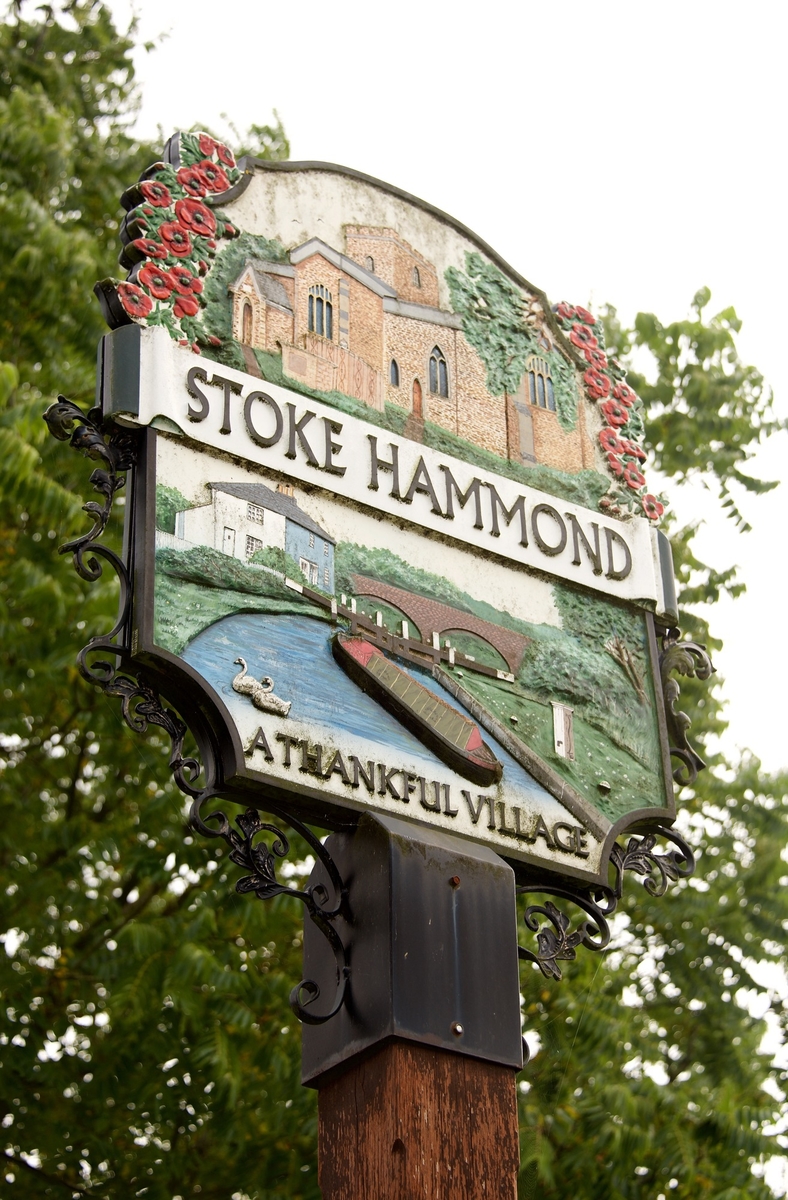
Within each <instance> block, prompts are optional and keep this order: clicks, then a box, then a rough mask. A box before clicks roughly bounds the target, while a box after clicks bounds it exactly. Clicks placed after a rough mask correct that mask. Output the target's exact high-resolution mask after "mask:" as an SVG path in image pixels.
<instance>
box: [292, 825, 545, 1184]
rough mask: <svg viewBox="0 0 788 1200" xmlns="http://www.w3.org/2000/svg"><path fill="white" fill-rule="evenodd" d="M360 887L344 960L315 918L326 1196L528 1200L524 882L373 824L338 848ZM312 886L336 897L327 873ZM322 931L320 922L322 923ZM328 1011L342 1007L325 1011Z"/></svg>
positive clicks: (468, 849) (306, 1058)
mask: <svg viewBox="0 0 788 1200" xmlns="http://www.w3.org/2000/svg"><path fill="white" fill-rule="evenodd" d="M326 846H327V848H328V849H329V850H330V852H331V854H332V855H333V857H334V861H335V863H336V865H337V868H338V870H339V872H340V874H341V876H342V878H343V879H344V880H345V881H346V884H347V887H348V900H349V909H348V915H347V917H346V918H344V919H342V920H339V921H338V922H337V924H336V930H337V933H338V934H339V936H340V937H341V938H342V941H343V943H344V945H345V947H346V949H347V957H348V962H349V964H350V975H349V978H348V987H347V993H346V1002H345V1003H344V1004H343V1005H342V1007H341V1008H340V1009H339V1011H338V1012H337V1013H335V1015H334V1016H331V1017H327V1019H326V1020H325V1021H320V1017H319V1013H320V1008H319V1004H320V1003H321V1002H323V1003H325V1004H326V1005H330V1003H331V998H332V996H333V995H334V994H335V989H336V979H337V975H336V964H335V963H334V959H333V954H332V953H331V952H330V948H329V946H328V943H327V942H326V940H325V938H323V936H322V935H321V934H320V933H319V931H318V930H317V929H315V927H314V926H312V924H311V922H309V921H307V923H306V929H305V937H304V975H305V978H306V979H309V980H312V981H314V983H315V984H316V985H317V987H318V991H317V994H316V996H317V1002H316V1003H315V1006H314V1007H315V1011H314V1013H312V1010H310V1015H311V1018H312V1020H315V1019H316V1020H317V1022H318V1023H317V1024H305V1025H304V1026H303V1032H302V1079H303V1082H304V1083H305V1084H306V1085H307V1086H309V1087H315V1088H317V1090H318V1093H319V1102H318V1110H319V1167H318V1170H319V1180H320V1186H321V1188H322V1194H323V1200H486V1198H487V1197H489V1198H490V1200H516V1196H517V1169H518V1165H519V1139H518V1129H517V1101H516V1091H515V1075H516V1072H517V1070H519V1069H520V1068H521V1067H522V1062H523V1053H522V1038H521V1035H520V995H519V975H518V966H517V930H516V915H515V895H514V875H513V872H512V869H511V867H510V866H508V865H507V864H506V863H505V862H503V861H502V860H501V859H500V858H499V857H498V855H497V854H494V853H493V852H492V851H491V850H488V849H486V848H485V847H483V846H478V845H474V844H473V843H470V842H467V841H461V840H459V839H458V838H455V837H452V836H450V835H448V834H444V833H442V832H438V831H433V830H430V829H427V828H424V827H423V826H418V825H414V824H411V823H409V822H404V821H401V820H398V819H396V818H392V817H383V816H380V815H377V816H372V815H371V814H369V815H365V816H364V817H362V819H361V821H360V822H359V826H358V829H357V831H356V832H355V833H352V834H333V835H332V836H331V837H330V838H329V839H328V842H327V843H326ZM311 882H312V884H313V885H314V884H322V885H323V887H327V886H328V878H327V876H326V875H325V873H324V872H323V868H322V867H321V866H320V865H318V866H317V867H316V868H315V871H314V872H313V876H312V880H311ZM310 926H311V927H310ZM324 1011H327V1012H328V1011H330V1009H325V1010H324Z"/></svg>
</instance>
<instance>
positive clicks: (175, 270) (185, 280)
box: [170, 264, 202, 296]
mask: <svg viewBox="0 0 788 1200" xmlns="http://www.w3.org/2000/svg"><path fill="white" fill-rule="evenodd" d="M170 276H171V277H172V284H173V287H174V288H175V290H176V292H178V293H179V294H180V295H181V296H191V295H192V293H193V292H201V291H202V280H201V279H197V278H196V276H194V275H192V273H191V271H189V270H188V269H187V268H186V267H182V266H181V265H180V264H178V266H175V267H171V268H170Z"/></svg>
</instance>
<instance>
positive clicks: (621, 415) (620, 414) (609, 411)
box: [586, 371, 629, 427]
mask: <svg viewBox="0 0 788 1200" xmlns="http://www.w3.org/2000/svg"><path fill="white" fill-rule="evenodd" d="M588 374H589V372H588V371H586V375H588ZM599 408H600V411H601V413H602V415H603V416H604V418H605V420H606V421H607V423H608V425H615V426H616V427H620V426H621V425H626V423H627V421H628V420H629V413H628V412H627V410H626V409H625V408H624V405H623V404H619V402H618V400H606V401H605V403H604V404H600V406H599Z"/></svg>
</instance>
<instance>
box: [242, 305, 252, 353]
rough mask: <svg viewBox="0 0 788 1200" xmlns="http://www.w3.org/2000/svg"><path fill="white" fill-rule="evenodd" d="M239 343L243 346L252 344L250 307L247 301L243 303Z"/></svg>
mask: <svg viewBox="0 0 788 1200" xmlns="http://www.w3.org/2000/svg"><path fill="white" fill-rule="evenodd" d="M241 341H242V342H243V344H244V345H245V346H251V344H252V306H251V304H250V303H249V301H248V300H245V301H244V307H243V317H242V319H241Z"/></svg>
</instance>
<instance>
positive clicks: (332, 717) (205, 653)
mask: <svg viewBox="0 0 788 1200" xmlns="http://www.w3.org/2000/svg"><path fill="white" fill-rule="evenodd" d="M334 628H335V627H334V626H332V625H329V624H328V622H326V621H316V620H313V619H312V618H310V617H298V616H290V615H287V616H284V615H283V616H277V615H268V614H265V613H236V614H234V615H233V616H230V617H224V618H223V619H222V620H221V621H217V622H216V623H215V624H213V625H210V626H209V627H208V629H204V630H203V631H202V633H200V634H198V635H197V637H196V638H194V640H193V641H191V642H190V643H189V645H188V646H187V647H186V649H185V650H184V652H183V658H184V659H185V660H186V662H187V663H189V665H190V666H192V667H194V669H195V670H197V671H199V673H200V674H201V675H202V676H203V677H204V678H205V679H206V680H207V681H208V683H209V684H210V685H211V686H212V687H213V688H214V689H215V690H216V691H217V692H218V693H219V695H220V696H221V697H222V699H223V700H224V702H225V704H226V705H227V707H228V708H229V710H230V712H232V713H235V712H236V711H237V710H238V709H239V708H240V707H241V706H245V705H248V703H249V700H248V699H247V698H246V697H244V696H240V695H238V693H237V692H234V691H233V688H232V681H233V678H234V677H235V675H237V673H238V672H239V670H240V669H241V668H240V667H238V666H236V665H235V662H234V660H235V659H236V658H238V657H241V658H244V659H246V664H247V667H248V671H249V675H251V676H253V677H254V678H255V679H260V678H261V677H262V676H264V675H268V676H270V677H271V679H273V681H274V693H275V695H277V696H279V697H280V698H281V699H282V700H291V701H292V708H291V709H290V716H291V717H293V718H295V719H297V720H303V721H310V722H314V723H315V725H319V726H323V727H324V728H325V730H326V735H327V738H329V739H330V738H331V736H333V737H335V736H336V734H337V733H338V732H340V731H341V732H345V733H348V734H350V735H353V736H355V737H363V738H367V739H370V740H375V741H380V742H381V743H382V744H383V745H385V746H387V747H392V748H393V749H396V750H400V751H403V752H409V753H418V754H419V755H420V756H424V755H425V754H430V753H431V752H430V751H429V750H428V749H427V747H426V746H424V745H423V743H422V742H420V741H419V740H418V739H417V738H416V737H414V736H413V734H412V733H410V732H409V730H407V729H405V727H404V726H403V725H400V723H399V721H397V720H395V719H394V717H392V716H391V715H390V714H389V713H388V712H386V710H385V709H384V708H382V707H381V706H380V705H379V704H378V703H377V701H375V700H373V699H372V698H371V697H370V696H368V695H366V693H365V692H362V691H361V689H360V688H359V687H357V686H356V684H355V683H353V682H352V680H350V679H349V678H348V677H347V675H346V674H345V672H344V671H343V670H342V669H341V667H338V666H337V664H336V662H335V661H334V657H333V655H332V653H331V645H330V637H331V634H332V633H333V632H334ZM395 661H396V660H395ZM401 665H404V664H401ZM406 669H407V670H408V672H409V673H410V674H412V675H413V676H414V677H415V678H417V679H418V680H419V682H420V683H422V684H423V685H424V686H425V687H427V688H429V689H430V691H432V692H434V693H435V695H437V696H440V698H441V699H442V700H445V701H446V703H447V704H450V705H451V706H452V708H455V709H457V711H458V712H461V713H463V715H465V716H467V713H466V712H465V709H464V708H462V706H461V705H460V704H459V703H458V702H457V701H456V700H455V698H454V697H453V696H452V695H451V693H449V692H447V691H446V690H445V688H442V687H441V685H440V684H439V683H438V682H437V680H435V679H433V677H432V675H431V674H430V673H429V672H427V671H420V670H419V669H418V668H417V667H413V666H412V665H411V664H407V667H406ZM316 736H317V731H316ZM482 736H483V738H484V740H485V741H486V742H488V743H489V744H490V746H491V749H492V750H494V752H495V754H496V756H497V757H498V759H499V760H500V761H501V762H502V763H503V778H504V782H506V783H508V784H509V785H514V784H519V785H520V786H521V787H523V788H524V789H526V790H527V791H529V792H531V793H532V794H533V793H536V794H538V795H542V796H545V797H546V796H547V795H548V793H547V792H546V791H545V789H544V788H543V787H542V786H541V784H539V783H537V782H536V780H535V779H532V777H531V776H530V775H529V774H528V773H527V772H526V771H525V770H524V769H523V767H521V766H520V764H519V763H518V762H517V761H516V759H514V758H512V756H511V755H510V754H508V753H507V751H506V750H504V749H503V747H502V746H500V745H499V744H498V743H497V742H496V741H495V739H494V738H492V737H491V736H490V735H489V734H488V733H487V732H486V731H485V730H482Z"/></svg>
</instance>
